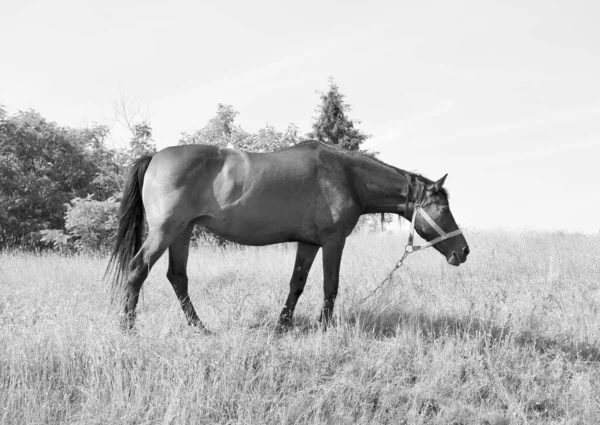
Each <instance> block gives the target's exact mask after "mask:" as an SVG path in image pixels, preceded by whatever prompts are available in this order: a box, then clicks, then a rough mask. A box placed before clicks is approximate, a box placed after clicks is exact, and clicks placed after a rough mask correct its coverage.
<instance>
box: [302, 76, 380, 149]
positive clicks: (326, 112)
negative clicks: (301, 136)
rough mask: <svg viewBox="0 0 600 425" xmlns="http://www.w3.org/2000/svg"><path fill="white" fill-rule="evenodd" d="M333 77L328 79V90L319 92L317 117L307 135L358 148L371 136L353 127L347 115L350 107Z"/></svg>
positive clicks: (332, 143) (352, 122) (342, 145)
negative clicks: (319, 99) (319, 100)
mask: <svg viewBox="0 0 600 425" xmlns="http://www.w3.org/2000/svg"><path fill="white" fill-rule="evenodd" d="M344 97H345V96H344V95H343V94H342V93H340V91H339V88H338V86H337V84H335V82H334V81H333V78H330V79H329V90H328V91H327V93H321V105H320V106H319V107H318V109H317V112H318V114H319V116H318V117H316V118H315V122H314V123H313V126H312V127H313V131H312V132H311V133H309V134H308V135H307V136H308V137H310V138H311V139H315V140H318V141H320V142H324V143H328V144H330V145H335V146H339V147H342V148H344V149H348V150H351V151H358V150H360V147H361V145H362V144H363V143H364V142H365V140H367V139H368V138H369V137H371V136H370V135H368V134H365V133H363V132H362V131H361V130H359V129H357V128H356V127H355V123H357V124H358V123H360V121H353V120H351V119H350V118H349V117H348V113H349V112H350V111H351V109H352V108H351V107H350V105H349V104H347V103H346V102H345V101H344Z"/></svg>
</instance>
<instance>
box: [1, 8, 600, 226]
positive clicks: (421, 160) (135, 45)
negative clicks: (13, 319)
mask: <svg viewBox="0 0 600 425" xmlns="http://www.w3.org/2000/svg"><path fill="white" fill-rule="evenodd" d="M344 3H345V4H344ZM344 3H343V2H334V1H323V0H319V1H312V0H308V1H307V0H305V1H302V2H299V1H296V2H283V1H260V0H255V1H228V2H223V1H221V2H208V1H197V0H196V1H189V2H183V1H173V0H171V1H169V2H166V1H163V2H156V1H147V0H145V1H143V2H142V1H123V0H119V1H114V0H101V1H100V0H94V1H89V0H88V1H86V0H77V1H64V0H55V1H52V2H48V1H29V0H20V1H10V2H9V1H4V2H3V4H2V6H1V9H0V10H1V12H0V40H1V41H2V48H1V50H0V51H1V58H2V59H1V65H0V104H3V105H5V107H6V108H7V109H8V112H9V113H15V112H17V111H18V110H25V109H29V108H33V109H35V110H37V111H38V112H40V113H41V114H42V115H43V116H44V117H46V118H47V119H49V120H52V121H56V122H57V123H58V124H60V125H70V126H80V125H87V124H91V123H93V122H98V123H102V124H108V125H110V126H112V127H113V134H114V136H113V139H114V140H113V141H112V142H113V143H115V144H119V143H121V142H122V140H123V137H124V132H123V130H122V129H120V128H119V126H118V124H115V120H114V113H113V103H114V102H117V101H119V100H120V99H129V100H135V101H136V102H138V103H139V104H140V105H142V112H143V114H144V115H145V117H146V118H148V119H149V121H150V123H151V125H152V127H153V129H154V136H155V140H156V142H157V144H158V146H159V147H166V146H169V145H173V144H176V143H177V140H178V137H179V134H180V132H182V131H187V132H192V131H194V130H195V129H198V128H200V127H202V126H203V125H204V124H205V123H206V121H207V120H208V119H209V118H211V117H212V116H214V114H215V111H216V106H217V103H227V104H231V105H233V106H234V107H235V108H236V109H237V110H238V111H239V112H240V115H239V117H238V124H240V125H241V126H242V127H243V128H244V129H246V130H248V131H254V130H256V129H258V128H260V127H262V126H264V125H265V124H267V123H268V124H271V125H274V126H275V127H276V128H278V129H279V130H283V129H284V128H285V126H286V125H287V124H288V123H295V124H296V125H298V126H299V127H300V130H301V132H302V133H306V132H308V131H310V129H311V128H310V126H311V122H312V117H314V116H315V108H316V106H317V104H318V103H319V95H318V94H317V93H316V91H324V90H326V88H327V78H328V77H329V76H333V77H334V78H335V81H336V83H337V84H338V85H339V87H340V90H341V92H342V93H344V94H345V95H346V100H347V101H348V103H350V104H351V105H352V107H353V110H352V112H351V117H352V118H354V119H358V120H360V121H362V123H361V124H360V126H359V127H360V128H361V129H362V130H363V131H365V132H367V133H369V134H372V135H373V137H372V138H371V139H370V140H369V141H368V142H367V143H366V145H365V147H366V148H369V149H374V150H377V151H380V152H381V155H380V158H381V159H382V160H384V161H386V162H388V163H390V164H393V165H395V166H397V167H400V168H403V169H407V170H410V171H418V172H421V173H423V174H424V175H426V176H428V177H430V178H432V179H437V178H439V177H441V176H442V175H443V174H445V173H449V177H448V180H447V182H446V185H447V187H448V189H449V190H450V192H451V207H452V210H453V212H454V215H455V217H456V219H457V221H458V222H459V223H460V224H462V225H464V226H466V227H467V228H471V229H488V228H498V227H500V228H511V229H540V230H547V229H552V230H559V229H564V230H568V231H582V232H586V233H598V232H599V231H600V190H599V189H598V181H599V178H598V163H599V160H600V25H598V22H600V2H598V1H560V2H559V1H552V0H545V1H513V2H507V1H506V2H489V1H488V2H482V1H472V2H463V1H452V2H446V1H435V2H434V1H418V2H416V1H410V2H408V1H398V0H394V1H380V2H377V1H369V2H366V1H361V2H356V1H354V2H344ZM500 3H503V4H500ZM509 3H512V4H509Z"/></svg>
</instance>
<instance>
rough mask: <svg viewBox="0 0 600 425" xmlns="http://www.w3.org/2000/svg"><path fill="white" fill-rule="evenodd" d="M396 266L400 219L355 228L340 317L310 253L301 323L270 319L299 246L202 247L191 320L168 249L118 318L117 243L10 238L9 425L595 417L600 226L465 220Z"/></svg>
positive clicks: (2, 267) (3, 303)
mask: <svg viewBox="0 0 600 425" xmlns="http://www.w3.org/2000/svg"><path fill="white" fill-rule="evenodd" d="M465 233H466V237H467V240H468V241H469V244H470V247H471V255H470V256H469V259H468V261H467V262H466V263H465V264H463V265H462V266H461V267H458V268H455V267H452V266H450V265H448V264H447V263H446V261H445V259H444V258H443V257H442V256H441V255H439V254H438V253H437V252H435V251H434V250H433V249H429V250H426V251H423V252H419V253H414V254H412V255H410V256H409V257H408V258H407V260H406V262H405V265H404V266H403V267H402V268H401V269H400V270H398V271H397V272H396V274H395V276H394V278H393V280H392V281H391V282H390V283H388V284H387V285H386V286H384V287H383V288H382V289H381V290H380V291H379V292H378V293H376V294H375V295H374V296H373V297H372V298H370V299H368V300H367V301H366V302H364V303H363V304H359V305H356V304H357V302H358V301H359V300H360V299H362V298H363V297H364V296H366V295H367V294H368V293H369V291H371V290H372V289H373V288H375V287H376V286H377V285H378V284H379V282H380V281H381V280H382V279H383V278H384V277H385V276H386V275H387V274H388V272H389V271H390V269H391V268H392V267H393V266H394V264H395V263H396V261H397V260H398V259H399V257H400V255H401V254H402V251H403V246H404V244H405V241H406V235H405V234H404V233H400V234H389V233H386V234H357V235H353V236H351V237H350V238H349V240H348V243H347V245H346V250H345V252H344V258H343V260H342V270H341V284H340V294H339V297H338V301H337V304H336V314H335V324H334V326H332V327H331V328H330V329H328V330H327V332H322V329H321V328H320V327H319V323H318V320H317V318H318V315H319V311H320V308H321V302H322V294H323V289H322V269H321V260H320V255H319V256H318V257H317V260H316V261H315V264H314V266H313V269H312V271H311V275H310V277H309V280H308V284H307V287H306V290H305V292H304V294H303V295H302V297H301V298H300V301H299V304H298V307H297V310H296V320H295V327H294V329H292V330H291V331H289V332H287V333H285V334H283V335H279V334H277V333H276V332H275V331H274V329H275V323H276V320H277V317H278V315H279V312H280V310H281V307H282V305H283V303H284V301H285V298H286V296H287V290H288V281H289V277H290V275H291V271H292V266H293V261H294V255H295V246H294V244H286V245H278V246H270V247H263V248H243V249H238V248H235V249H229V250H212V249H209V248H207V247H199V248H196V249H194V250H193V251H192V253H191V257H190V266H189V275H190V292H191V298H192V301H193V302H194V304H195V306H196V310H197V311H198V314H199V316H200V317H201V319H202V320H203V322H204V323H205V324H206V325H207V327H208V328H209V329H210V330H211V331H213V332H214V335H210V336H209V335H204V334H202V333H199V332H196V331H194V330H193V329H190V328H189V327H188V326H187V324H186V322H185V318H184V316H183V313H182V311H181V309H180V307H179V305H178V303H177V300H176V297H175V295H174V293H173V290H172V289H171V286H170V284H169V283H168V281H167V279H166V277H165V274H166V259H165V258H162V259H161V260H160V261H159V263H158V264H157V265H156V266H155V267H154V269H153V270H152V272H151V274H150V277H149V279H148V281H147V282H146V284H145V286H144V292H143V296H142V299H141V302H140V307H139V316H138V322H137V329H136V331H135V332H132V333H123V332H121V330H120V329H119V327H118V318H117V314H116V311H115V308H114V307H113V306H112V305H111V303H110V301H109V296H108V289H107V288H106V287H105V285H104V284H103V282H102V274H103V272H104V268H105V266H106V262H107V259H106V258H105V257H101V256H91V255H75V256H61V255H58V254H55V253H40V254H32V253H23V252H18V251H13V252H2V253H1V254H0V423H3V424H54V423H67V424H159V423H160V424H205V423H206V424H212V423H223V424H319V423H323V424H357V423H358V424H367V423H369V424H370V423H376V424H385V423H389V424H454V425H459V424H482V425H483V424H487V425H500V424H525V423H528V424H538V423H539V424H593V423H598V418H600V314H599V312H600V261H599V259H600V236H594V235H580V234H563V233H544V232H523V233H506V232H492V231H488V232H469V231H466V232H465Z"/></svg>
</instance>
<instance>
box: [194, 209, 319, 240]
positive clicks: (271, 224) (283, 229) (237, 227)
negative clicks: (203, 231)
mask: <svg viewBox="0 0 600 425" xmlns="http://www.w3.org/2000/svg"><path fill="white" fill-rule="evenodd" d="M197 223H198V224H201V225H203V226H205V227H206V228H207V229H208V230H210V231H211V232H213V233H214V234H216V235H218V236H220V237H222V238H224V239H227V240H230V241H233V242H237V243H240V244H243V245H270V244H275V243H282V242H291V241H302V242H309V243H314V244H317V243H318V241H317V240H316V235H315V234H313V233H315V232H312V231H311V230H310V226H302V225H301V223H299V222H293V221H288V220H273V219H269V217H265V218H264V219H256V218H253V217H236V216H223V217H221V218H219V217H203V218H201V219H200V220H198V221H197ZM303 227H304V228H303Z"/></svg>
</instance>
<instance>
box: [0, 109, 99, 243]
mask: <svg viewBox="0 0 600 425" xmlns="http://www.w3.org/2000/svg"><path fill="white" fill-rule="evenodd" d="M82 135H83V133H82V132H81V131H79V130H74V129H70V128H66V127H59V126H58V125H56V124H55V123H53V122H48V121H46V120H45V119H44V118H43V117H42V116H41V115H40V114H38V113H37V112H35V111H27V112H19V113H18V114H16V115H14V116H9V115H8V114H6V111H5V110H3V109H2V112H1V113H0V205H1V207H0V245H2V246H7V245H35V244H37V242H38V241H39V231H40V230H42V229H50V228H62V227H63V226H64V216H63V215H64V210H65V207H64V204H65V203H67V202H68V201H69V200H70V199H72V198H74V197H77V196H86V195H87V194H90V193H91V194H95V193H98V192H99V191H101V190H100V188H98V187H97V186H96V185H95V183H94V179H95V176H96V175H97V174H98V172H99V171H100V170H99V167H98V166H97V165H96V164H95V163H94V162H93V161H92V158H91V156H90V152H88V151H87V150H86V143H87V142H86V141H85V140H84V139H85V138H84V137H83V136H82ZM88 142H89V140H88Z"/></svg>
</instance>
